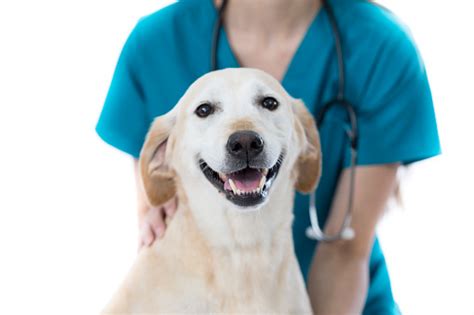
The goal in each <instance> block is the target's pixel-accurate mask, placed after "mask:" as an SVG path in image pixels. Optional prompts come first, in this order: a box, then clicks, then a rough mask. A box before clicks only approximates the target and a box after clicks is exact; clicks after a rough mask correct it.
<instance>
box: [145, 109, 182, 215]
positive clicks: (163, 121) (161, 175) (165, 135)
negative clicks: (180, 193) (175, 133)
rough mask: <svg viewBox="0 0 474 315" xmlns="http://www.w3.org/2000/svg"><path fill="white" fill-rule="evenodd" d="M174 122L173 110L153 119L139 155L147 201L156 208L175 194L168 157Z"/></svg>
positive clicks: (173, 174)
mask: <svg viewBox="0 0 474 315" xmlns="http://www.w3.org/2000/svg"><path fill="white" fill-rule="evenodd" d="M175 122H176V113H175V111H174V110H172V111H170V112H168V113H167V114H165V115H163V116H160V117H158V118H155V120H154V121H153V124H152V125H151V128H150V130H149V131H148V134H147V137H146V140H145V144H144V145H143V148H142V150H141V153H140V162H139V164H140V174H141V178H142V182H143V187H144V189H145V193H146V195H147V197H148V201H149V203H150V205H152V206H155V207H156V206H158V205H161V204H163V203H165V202H166V201H168V200H169V199H171V198H172V197H173V196H174V195H175V193H176V187H175V182H174V178H175V175H176V174H175V172H174V170H173V169H171V168H170V165H169V156H170V152H171V151H172V146H173V143H172V141H170V140H169V136H170V133H171V130H172V128H173V126H174V124H175Z"/></svg>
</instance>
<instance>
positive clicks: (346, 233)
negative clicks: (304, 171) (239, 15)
mask: <svg viewBox="0 0 474 315" xmlns="http://www.w3.org/2000/svg"><path fill="white" fill-rule="evenodd" d="M228 2H229V1H228V0H223V1H222V5H221V7H220V8H219V10H218V15H217V20H216V22H215V24H214V29H213V37H212V44H211V45H212V47H211V60H210V68H211V71H215V70H217V69H218V64H217V50H218V44H219V36H220V30H221V28H222V24H223V14H224V11H225V9H226V7H227V4H228ZM322 4H323V8H324V9H326V12H327V15H328V18H329V23H330V26H331V29H332V33H333V36H334V46H335V48H336V55H337V65H338V92H337V96H336V97H335V98H334V99H333V100H330V101H329V102H326V103H325V104H324V105H323V107H322V109H321V111H320V112H319V113H318V115H317V119H316V125H317V126H318V128H319V127H321V126H322V124H323V121H324V117H325V115H326V113H327V111H328V110H329V109H331V108H332V107H333V106H340V107H343V108H344V109H345V110H346V112H347V115H348V119H349V122H350V125H351V131H349V132H347V135H348V137H349V139H350V149H351V170H350V179H349V181H350V188H349V196H348V205H347V209H346V214H345V217H344V221H343V223H342V225H341V227H340V229H339V231H338V233H336V234H334V235H328V234H326V233H324V232H323V231H322V229H321V228H320V225H319V220H318V215H317V209H316V191H315V190H314V191H312V192H311V193H310V198H309V199H310V200H309V201H310V205H309V217H310V223H311V224H310V226H309V227H308V228H307V229H306V236H307V237H308V238H310V239H313V240H317V241H321V242H333V241H337V240H351V239H353V238H354V237H355V232H354V230H353V229H352V228H351V227H350V225H351V222H352V213H353V206H354V189H355V173H356V167H355V166H356V164H357V148H358V139H359V134H358V122H357V115H356V112H355V109H354V106H353V105H352V104H351V103H350V102H349V101H348V100H347V99H346V98H345V94H344V89H345V68H344V55H343V53H342V41H341V34H340V32H339V27H338V25H337V19H336V17H335V14H334V11H333V9H332V6H331V5H330V4H329V1H327V0H323V1H322Z"/></svg>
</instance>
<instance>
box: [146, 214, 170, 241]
mask: <svg viewBox="0 0 474 315" xmlns="http://www.w3.org/2000/svg"><path fill="white" fill-rule="evenodd" d="M146 221H148V223H149V224H150V225H151V228H152V229H153V232H154V233H155V236H156V237H158V238H161V237H162V236H163V235H164V233H165V228H166V225H165V220H164V209H163V207H159V208H151V209H150V210H148V215H147V219H146Z"/></svg>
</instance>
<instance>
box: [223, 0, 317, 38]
mask: <svg viewBox="0 0 474 315" xmlns="http://www.w3.org/2000/svg"><path fill="white" fill-rule="evenodd" d="M214 4H215V6H216V7H217V8H219V7H220V6H221V5H222V0H214ZM320 6H321V0H228V4H227V8H226V9H225V13H224V25H225V26H226V28H228V29H232V30H237V31H242V32H258V33H262V35H265V36H270V35H272V34H282V35H283V36H291V34H293V33H294V32H298V31H300V30H301V29H306V28H307V26H308V24H309V23H310V21H312V20H313V18H314V16H315V15H316V13H317V12H318V11H319V8H320Z"/></svg>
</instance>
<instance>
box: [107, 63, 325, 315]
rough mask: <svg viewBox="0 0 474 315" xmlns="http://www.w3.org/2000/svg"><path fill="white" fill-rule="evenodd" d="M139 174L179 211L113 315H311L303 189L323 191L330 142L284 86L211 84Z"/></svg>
mask: <svg viewBox="0 0 474 315" xmlns="http://www.w3.org/2000/svg"><path fill="white" fill-rule="evenodd" d="M139 164H140V173H141V178H142V182H143V186H144V190H145V192H146V194H147V197H148V200H149V202H150V204H151V205H152V206H158V205H161V204H163V203H164V202H166V201H167V200H169V199H170V198H172V197H173V196H175V195H177V197H178V200H179V203H178V209H177V211H176V214H175V216H174V217H173V218H172V220H171V221H170V222H169V224H168V227H167V230H166V233H165V235H164V237H163V238H162V239H159V240H156V241H155V242H154V243H153V244H152V246H151V247H148V248H144V249H142V250H141V251H140V253H139V255H138V257H137V259H136V262H135V263H134V265H133V267H132V269H131V271H130V272H129V274H128V275H127V277H126V279H125V281H124V282H123V284H122V286H121V287H120V288H119V290H118V292H117V293H116V294H115V295H114V297H113V299H112V301H111V302H110V303H109V304H108V306H107V307H106V309H105V311H104V313H105V314H164V313H199V314H208V313H226V314H257V313H260V314H262V313H279V314H310V313H311V306H310V303H309V298H308V295H307V292H306V288H305V284H304V281H303V277H302V275H301V272H300V269H299V267H298V263H297V260H296V256H295V253H294V249H293V239H292V231H291V225H292V220H293V211H292V208H293V198H294V190H295V188H296V190H298V191H301V192H304V193H308V192H311V191H312V190H313V189H314V188H315V186H316V184H317V182H318V180H319V175H320V169H321V155H320V146H319V135H318V133H317V130H316V127H315V123H314V121H313V118H312V116H311V114H310V113H309V112H308V111H307V109H306V108H305V106H304V104H303V103H302V102H301V101H299V100H296V99H293V98H292V97H291V96H290V95H288V93H287V92H286V91H285V90H284V89H283V87H282V86H281V85H280V84H279V82H278V81H277V80H275V79H274V78H273V77H271V76H270V75H268V74H266V73H264V72H262V71H259V70H256V69H245V68H233V69H225V70H219V71H214V72H211V73H208V74H206V75H204V76H203V77H201V78H199V79H198V80H197V81H196V82H194V83H193V84H192V85H191V86H190V87H189V89H188V90H187V91H186V93H185V94H184V95H183V97H182V98H181V99H180V100H179V102H178V104H177V105H176V106H175V107H174V108H173V109H172V110H171V111H170V112H168V113H167V114H165V115H163V116H160V117H158V118H156V119H155V120H154V122H153V124H152V126H151V128H150V131H149V133H148V135H147V138H146V141H145V144H144V146H143V149H142V151H141V156H140V162H139Z"/></svg>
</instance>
